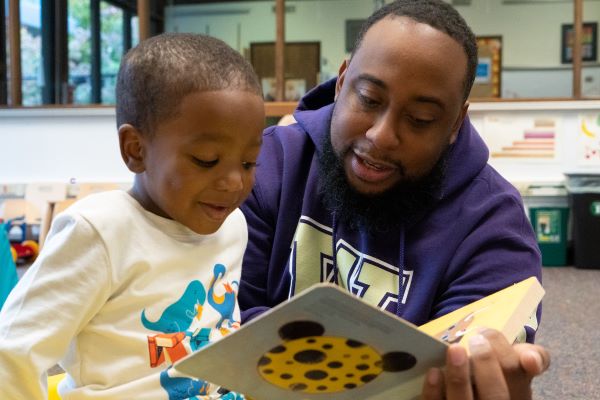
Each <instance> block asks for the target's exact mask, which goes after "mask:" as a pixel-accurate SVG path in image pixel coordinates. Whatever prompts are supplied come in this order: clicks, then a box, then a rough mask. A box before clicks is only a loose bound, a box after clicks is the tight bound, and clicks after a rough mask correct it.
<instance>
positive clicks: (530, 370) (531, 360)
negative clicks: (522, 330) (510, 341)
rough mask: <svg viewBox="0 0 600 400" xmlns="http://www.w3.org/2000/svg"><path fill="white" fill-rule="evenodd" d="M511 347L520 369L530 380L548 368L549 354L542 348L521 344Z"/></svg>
mask: <svg viewBox="0 0 600 400" xmlns="http://www.w3.org/2000/svg"><path fill="white" fill-rule="evenodd" d="M513 347H514V349H515V351H516V352H517V354H518V355H519V362H520V364H521V367H522V368H523V369H524V370H525V372H526V373H527V375H528V376H529V377H530V378H534V377H536V376H538V375H541V374H542V373H543V372H545V371H546V370H547V369H548V368H549V367H550V354H549V353H548V352H547V351H546V349H544V348H543V347H542V346H537V345H534V344H529V343H522V344H516V345H514V346H513Z"/></svg>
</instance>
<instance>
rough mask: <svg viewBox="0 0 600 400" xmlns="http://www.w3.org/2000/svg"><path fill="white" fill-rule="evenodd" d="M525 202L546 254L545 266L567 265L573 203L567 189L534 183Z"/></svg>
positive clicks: (525, 196)
mask: <svg viewBox="0 0 600 400" xmlns="http://www.w3.org/2000/svg"><path fill="white" fill-rule="evenodd" d="M523 202H524V204H525V207H526V210H527V212H528V214H529V220H530V221H531V225H532V226H533V230H534V232H535V236H536V238H537V243H538V246H539V247H540V251H541V253H542V265H543V266H545V267H559V266H565V265H567V243H568V239H569V238H568V227H569V225H568V222H569V203H568V200H567V190H566V188H565V187H564V186H530V187H529V188H528V189H527V191H526V192H525V193H523Z"/></svg>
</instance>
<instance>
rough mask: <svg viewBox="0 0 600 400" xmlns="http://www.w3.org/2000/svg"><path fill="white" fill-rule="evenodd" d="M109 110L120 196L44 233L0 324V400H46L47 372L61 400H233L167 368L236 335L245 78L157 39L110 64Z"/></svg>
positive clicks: (254, 117)
mask: <svg viewBox="0 0 600 400" xmlns="http://www.w3.org/2000/svg"><path fill="white" fill-rule="evenodd" d="M116 110H117V111H116V112H117V126H118V130H119V145H120V150H121V155H122V157H123V161H124V162H125V164H126V165H127V167H128V168H129V169H130V170H131V171H132V172H134V173H135V179H134V184H133V187H132V188H131V189H130V190H129V191H128V192H125V191H110V192H104V193H101V194H96V195H91V196H88V197H86V198H84V199H83V200H81V201H79V202H77V203H76V204H74V205H73V206H71V207H70V208H69V209H68V210H66V211H65V212H64V213H62V214H60V215H59V216H57V218H56V219H55V220H54V221H53V224H52V227H51V231H50V233H49V236H48V238H47V240H46V243H45V246H44V248H43V250H42V252H41V254H40V256H39V258H38V259H37V260H36V262H35V263H34V264H33V265H32V266H31V268H30V270H29V271H28V272H27V273H26V274H25V275H24V277H23V278H22V280H21V281H20V282H19V284H18V285H17V287H16V288H15V289H14V290H13V292H12V293H11V295H10V296H9V298H8V300H7V302H6V304H5V306H4V308H3V310H2V313H1V314H0V365H1V368H0V382H2V384H0V399H5V400H22V399H45V398H46V388H45V385H46V379H47V377H46V371H47V370H48V369H49V368H51V367H52V366H54V365H55V364H56V363H57V362H58V363H59V365H60V366H61V367H62V368H63V369H64V370H65V371H66V373H67V374H66V377H65V379H63V381H62V382H61V383H60V385H59V392H60V395H61V397H62V398H63V400H71V399H84V398H94V399H109V398H110V399H153V400H154V399H169V400H172V399H216V398H223V399H238V398H243V397H242V396H241V395H236V394H234V393H227V391H226V390H224V389H219V388H218V387H216V386H215V385H213V384H210V383H207V382H203V381H198V380H194V379H190V378H189V377H185V376H179V375H178V374H176V372H175V371H174V370H173V369H172V368H171V366H172V364H173V363H174V362H175V361H177V360H179V359H181V358H182V357H184V356H185V355H186V354H189V353H190V352H193V351H194V350H196V349H198V348H200V347H202V346H203V345H205V344H206V343H208V342H210V341H213V340H216V339H218V338H220V337H221V336H223V335H226V334H228V333H229V332H231V331H232V330H234V329H236V328H238V327H239V321H240V317H239V308H238V305H237V289H238V287H239V279H240V268H241V262H242V256H243V254H244V249H245V247H246V241H247V228H246V222H245V219H244V217H243V215H242V213H241V212H240V211H239V210H238V209H237V207H238V206H239V205H240V204H241V203H242V201H243V200H244V199H245V198H246V196H247V195H248V194H249V192H250V190H251V188H252V184H253V182H254V170H255V167H256V158H257V157H258V153H259V150H260V145H261V140H262V129H263V125H264V118H265V115H264V107H263V101H262V94H261V88H260V85H259V83H258V79H257V78H256V75H255V73H254V71H253V70H252V67H251V66H250V65H249V64H248V63H247V62H246V61H245V60H244V59H243V58H242V57H241V56H240V55H239V54H238V53H236V52H235V51H234V50H233V49H231V48H229V47H228V46H227V45H226V44H225V43H223V42H222V41H220V40H218V39H214V38H210V37H207V36H201V35H193V34H163V35H160V36H156V37H153V38H151V39H148V40H146V41H143V42H142V43H140V44H139V45H138V46H137V47H136V48H134V49H132V50H131V51H129V52H128V53H127V55H126V56H125V57H124V58H123V61H122V63H121V68H120V70H119V76H118V83H117V108H116ZM82 134H85V132H82Z"/></svg>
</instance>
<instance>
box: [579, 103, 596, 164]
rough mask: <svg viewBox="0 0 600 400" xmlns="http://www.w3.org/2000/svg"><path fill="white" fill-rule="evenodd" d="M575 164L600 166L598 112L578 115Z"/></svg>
mask: <svg viewBox="0 0 600 400" xmlns="http://www.w3.org/2000/svg"><path fill="white" fill-rule="evenodd" d="M577 126H578V131H579V132H578V135H577V142H578V151H577V164H578V165H581V166H600V113H587V114H581V115H579V119H578V124H577Z"/></svg>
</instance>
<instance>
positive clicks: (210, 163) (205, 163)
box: [193, 157, 219, 168]
mask: <svg viewBox="0 0 600 400" xmlns="http://www.w3.org/2000/svg"><path fill="white" fill-rule="evenodd" d="M193 159H194V163H195V164H196V165H199V166H200V167H203V168H211V167H214V166H215V165H217V164H218V162H219V159H218V158H217V159H215V160H211V161H206V160H201V159H199V158H196V157H194V158H193Z"/></svg>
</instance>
